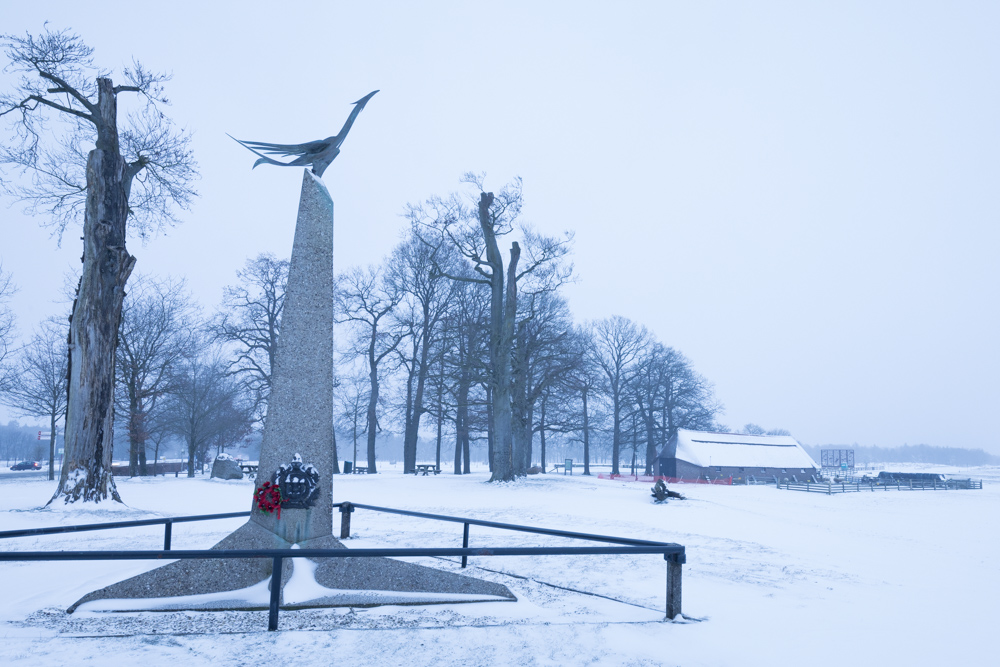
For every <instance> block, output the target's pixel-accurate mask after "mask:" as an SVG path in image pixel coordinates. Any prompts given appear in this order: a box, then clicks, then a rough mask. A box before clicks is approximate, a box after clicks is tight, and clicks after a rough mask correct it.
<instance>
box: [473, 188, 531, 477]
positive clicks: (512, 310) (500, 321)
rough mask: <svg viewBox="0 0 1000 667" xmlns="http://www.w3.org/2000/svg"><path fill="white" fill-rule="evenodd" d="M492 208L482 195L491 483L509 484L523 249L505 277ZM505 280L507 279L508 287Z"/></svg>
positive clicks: (515, 252) (514, 250) (516, 250)
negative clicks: (487, 270) (487, 287)
mask: <svg viewBox="0 0 1000 667" xmlns="http://www.w3.org/2000/svg"><path fill="white" fill-rule="evenodd" d="M492 205H493V193H492V192H483V193H482V194H481V195H480V197H479V226H480V227H481V228H482V231H483V239H484V240H485V243H486V260H487V262H488V263H489V266H490V390H491V394H492V396H491V398H492V403H493V405H492V407H493V414H492V421H493V475H492V477H491V478H490V481H493V482H509V481H511V480H513V479H514V476H515V472H514V452H513V440H512V438H513V433H512V430H511V427H512V424H511V418H512V414H511V405H510V400H511V386H510V381H511V368H510V366H511V358H510V355H511V350H512V347H513V343H514V318H515V314H516V313H517V280H516V278H517V260H518V258H519V257H520V254H521V249H520V247H519V246H518V244H517V243H514V244H513V245H512V246H511V250H510V264H509V266H508V267H507V275H505V274H504V267H503V257H501V256H500V248H499V247H498V246H497V237H496V231H495V230H494V229H493V222H492V220H491V218H490V206H492ZM504 278H506V279H507V284H506V286H505V285H504ZM505 287H506V290H505V289H504V288H505Z"/></svg>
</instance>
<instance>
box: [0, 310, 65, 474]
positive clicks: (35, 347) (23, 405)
mask: <svg viewBox="0 0 1000 667" xmlns="http://www.w3.org/2000/svg"><path fill="white" fill-rule="evenodd" d="M66 359H67V357H66V329H65V327H63V326H59V325H58V324H56V323H54V322H45V323H43V324H42V327H41V329H40V330H39V331H37V332H36V333H35V334H34V335H33V336H32V337H31V341H30V342H29V343H28V344H27V345H26V346H25V347H24V348H23V349H22V350H21V352H20V354H19V359H18V363H17V365H16V367H15V370H14V373H13V374H12V377H11V381H10V383H9V384H8V386H7V388H6V389H5V390H4V391H3V392H2V393H0V398H3V402H4V403H6V404H7V405H9V406H11V407H13V408H15V409H16V410H18V411H19V412H21V413H23V414H25V415H29V416H32V417H47V418H48V420H49V479H55V456H56V437H57V435H58V432H59V429H58V422H59V420H60V419H61V418H62V417H64V416H65V415H66Z"/></svg>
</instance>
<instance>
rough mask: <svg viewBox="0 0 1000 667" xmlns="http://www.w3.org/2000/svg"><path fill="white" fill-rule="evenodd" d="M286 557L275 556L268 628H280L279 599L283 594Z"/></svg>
mask: <svg viewBox="0 0 1000 667" xmlns="http://www.w3.org/2000/svg"><path fill="white" fill-rule="evenodd" d="M283 560H284V559H283V558H282V557H281V556H275V557H274V563H273V565H272V570H271V604H270V606H269V607H268V613H267V629H268V630H277V629H278V600H279V599H280V596H281V566H282V561H283Z"/></svg>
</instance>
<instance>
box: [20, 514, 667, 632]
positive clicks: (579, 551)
mask: <svg viewBox="0 0 1000 667" xmlns="http://www.w3.org/2000/svg"><path fill="white" fill-rule="evenodd" d="M339 508H340V511H341V512H342V521H341V537H342V538H346V537H349V536H350V516H351V513H352V512H353V511H354V510H355V509H366V510H371V511H375V512H385V513H389V514H400V515H403V516H412V517H418V518H423V519H431V520H435V521H446V522H453V523H462V524H464V525H463V530H462V547H461V548H455V547H432V548H394V549H297V550H295V551H294V552H291V551H289V550H288V549H218V550H215V549H199V550H191V549H187V550H174V549H171V548H170V541H171V532H172V531H171V528H172V525H173V524H175V523H190V522H195V521H209V520H215V519H231V518H239V517H247V516H250V512H230V513H226V514H204V515H197V516H183V517H169V518H160V519H141V520H138V521H114V522H109V523H101V524H82V525H77V526H54V527H50V528H28V529H21V530H8V531H2V532H0V539H5V538H13V537H28V536H33V535H53V534H58V533H72V532H82V531H92V530H113V529H120V528H132V527H139V526H150V525H157V524H163V526H164V538H163V542H164V547H163V549H162V550H160V551H150V550H145V551H139V550H135V551H125V550H106V551H20V552H17V551H6V552H0V562H3V561H74V560H165V559H169V560H173V559H199V560H204V559H229V558H271V559H272V560H273V568H272V571H271V586H270V589H271V596H270V601H269V606H268V612H269V613H268V630H277V629H278V610H279V604H278V601H279V595H280V589H281V569H282V565H283V562H284V559H285V558H391V557H420V556H433V557H442V556H461V558H462V567H466V565H467V562H468V558H469V556H569V555H621V554H636V555H638V554H662V555H663V559H664V560H665V561H667V600H666V612H667V614H666V615H667V618H668V619H674V618H676V617H677V616H679V615H680V614H681V566H682V565H683V564H684V563H685V562H686V560H687V558H686V552H685V549H684V547H683V546H682V545H680V544H675V543H672V542H654V541H650V540H634V539H630V538H624V537H613V536H610V535H596V534H592V533H578V532H572V531H565V530H555V529H551V528H538V527H535V526H522V525H518V524H511V523H501V522H498V521H485V520H482V519H472V518H468V517H454V516H447V515H443V514H428V513H426V512H414V511H411V510H401V509H395V508H391V507H379V506H375V505H363V504H357V503H349V502H345V503H340V505H339ZM472 525H476V526H483V527H487V528H496V529H501V530H511V531H518V532H525V533H535V534H539V535H550V536H554V537H565V538H572V539H580V540H588V541H593V542H604V543H610V544H619V545H623V546H593V547H565V546H563V547H479V548H469V527H470V526H472Z"/></svg>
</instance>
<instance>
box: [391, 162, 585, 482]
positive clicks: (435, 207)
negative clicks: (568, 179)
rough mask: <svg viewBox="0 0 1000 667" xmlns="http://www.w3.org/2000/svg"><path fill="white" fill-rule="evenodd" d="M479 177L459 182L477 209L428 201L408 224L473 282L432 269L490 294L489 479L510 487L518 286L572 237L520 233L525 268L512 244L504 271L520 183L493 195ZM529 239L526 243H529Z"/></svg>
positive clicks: (514, 470)
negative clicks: (450, 255) (448, 251)
mask: <svg viewBox="0 0 1000 667" xmlns="http://www.w3.org/2000/svg"><path fill="white" fill-rule="evenodd" d="M483 179H484V176H483V175H482V174H474V173H468V174H466V175H465V176H464V177H463V181H464V182H466V183H471V184H472V185H474V186H475V187H476V188H477V189H478V190H479V201H478V205H477V206H476V207H475V208H473V207H469V206H466V205H465V204H463V202H462V200H461V198H459V197H458V196H457V195H453V196H452V197H450V198H449V199H447V200H444V199H440V198H432V199H430V200H429V201H428V202H427V204H426V205H425V206H424V207H417V206H411V207H410V211H409V217H410V220H411V222H412V224H413V226H414V231H415V232H416V233H417V234H418V235H419V236H420V238H421V239H423V241H424V242H425V243H427V244H428V245H430V246H432V247H435V248H436V247H440V246H441V245H449V246H451V247H452V248H454V250H455V251H457V253H458V254H459V255H460V256H461V257H462V258H463V259H464V260H465V261H466V263H467V265H468V266H469V268H471V270H472V271H474V275H473V276H471V277H470V276H469V275H463V274H460V273H455V272H452V271H450V270H449V269H448V268H446V267H440V266H439V267H437V269H438V271H439V272H440V273H442V274H443V275H445V276H447V277H448V278H451V279H452V280H456V281H460V282H474V283H480V284H483V285H486V286H488V287H489V290H490V330H489V344H490V354H489V370H490V373H489V388H488V392H489V395H490V400H491V403H492V406H491V408H492V411H491V417H490V419H491V422H492V424H491V425H492V428H491V434H492V437H493V453H492V462H493V476H492V477H491V481H510V480H512V479H514V478H515V477H516V476H517V475H518V467H517V465H516V464H515V453H514V447H513V428H514V427H513V423H512V419H513V412H512V408H511V398H512V395H511V382H512V380H513V370H512V368H511V363H512V356H511V355H512V352H513V349H514V329H515V320H516V315H517V289H518V281H519V280H520V279H521V278H523V277H524V276H526V275H529V274H532V273H536V272H540V271H542V270H545V269H546V268H549V267H550V266H551V264H552V263H553V262H555V261H557V260H559V259H561V258H562V257H564V256H565V255H566V254H567V253H568V251H569V244H570V242H571V240H572V236H571V235H570V234H567V235H566V237H565V238H563V239H553V238H549V237H545V236H541V235H535V234H533V233H532V232H530V230H522V236H523V237H524V240H525V242H526V246H527V247H528V248H530V250H529V252H528V253H527V254H526V257H525V265H524V266H522V267H520V268H519V266H518V265H519V262H520V260H521V245H520V243H518V242H517V241H513V242H512V243H511V248H510V257H509V260H508V261H507V263H506V267H505V265H504V258H503V255H502V254H501V252H500V246H499V243H498V239H500V238H502V237H504V236H506V235H508V234H510V233H511V232H513V231H514V224H515V222H516V221H517V219H518V217H519V215H520V212H521V206H522V195H521V180H520V179H515V180H514V181H513V182H512V183H509V184H507V185H505V186H504V187H503V188H502V189H501V190H500V191H499V192H498V193H497V194H496V195H494V193H492V192H485V191H484V188H483ZM529 239H530V242H529Z"/></svg>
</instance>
